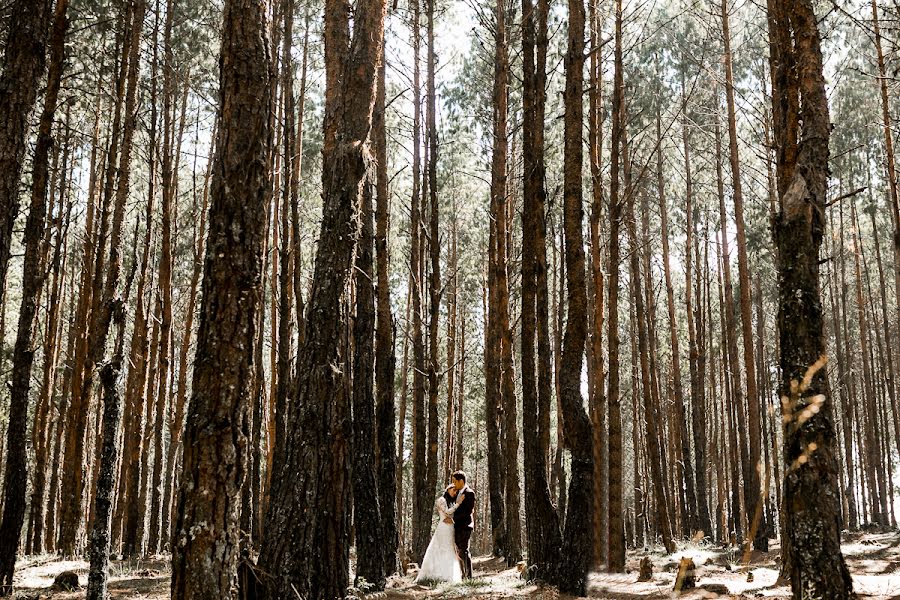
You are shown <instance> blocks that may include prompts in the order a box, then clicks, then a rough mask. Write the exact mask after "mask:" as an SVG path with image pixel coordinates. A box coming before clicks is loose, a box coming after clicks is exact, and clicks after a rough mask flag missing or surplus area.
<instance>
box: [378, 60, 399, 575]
mask: <svg viewBox="0 0 900 600" xmlns="http://www.w3.org/2000/svg"><path fill="white" fill-rule="evenodd" d="M386 69H387V65H386V63H385V59H384V45H383V44H382V47H381V57H380V65H379V67H378V82H377V90H376V99H375V111H374V113H373V115H372V130H373V142H374V150H375V162H376V165H375V177H376V182H375V273H376V287H375V296H376V301H377V303H376V309H377V312H376V315H375V427H376V442H377V443H376V463H377V465H376V468H377V474H378V486H379V487H378V491H379V499H380V503H381V518H382V528H383V529H382V539H381V543H382V545H383V547H384V550H383V554H384V565H383V570H384V575H385V576H389V575H391V574H393V573H395V572H396V571H397V570H398V568H399V563H398V560H397V548H398V545H399V542H400V540H399V536H398V526H397V520H398V519H399V518H400V516H401V513H400V512H399V510H398V508H399V507H398V504H397V491H398V485H397V484H398V481H397V476H396V473H397V465H398V462H397V441H396V439H397V438H396V435H397V433H396V429H395V427H396V426H395V424H394V421H395V413H396V411H395V408H394V369H395V362H396V359H395V356H394V338H395V337H396V326H395V324H394V317H393V315H392V314H391V290H390V277H389V275H388V266H389V264H390V253H389V251H388V235H389V230H390V192H389V190H388V165H387V161H388V154H387V152H388V150H387V126H386V120H385V117H386V114H385V111H386V104H385V75H386ZM400 431H401V435H402V433H403V430H402V427H401V430H400Z"/></svg>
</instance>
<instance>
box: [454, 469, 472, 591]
mask: <svg viewBox="0 0 900 600" xmlns="http://www.w3.org/2000/svg"><path fill="white" fill-rule="evenodd" d="M452 483H453V486H454V487H455V488H456V494H457V495H459V494H465V496H464V497H463V501H462V503H461V504H460V505H459V508H457V509H456V512H454V513H453V531H454V537H455V541H456V548H457V550H459V561H460V563H461V566H462V572H463V577H464V578H465V579H472V557H471V556H470V555H469V538H471V537H472V530H473V529H474V528H475V522H474V518H473V517H474V515H473V513H474V512H475V490H473V489H472V488H470V487H469V486H467V485H466V473H465V471H456V472H455V473H453V475H452Z"/></svg>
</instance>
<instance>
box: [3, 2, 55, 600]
mask: <svg viewBox="0 0 900 600" xmlns="http://www.w3.org/2000/svg"><path fill="white" fill-rule="evenodd" d="M42 4H46V3H42ZM67 8H68V3H67V1H66V0H61V1H60V2H59V3H58V6H57V8H56V12H55V15H54V19H53V34H52V38H51V58H50V71H49V73H48V76H47V77H48V84H47V92H46V95H45V98H44V108H43V110H42V112H41V118H40V125H39V126H38V141H37V146H36V148H35V151H34V160H33V164H32V193H31V204H30V208H29V212H28V218H27V219H26V221H25V235H24V244H25V257H24V260H23V267H22V301H21V306H20V309H19V323H18V331H17V334H16V344H15V347H14V349H13V367H12V375H11V385H10V389H9V395H10V405H9V422H8V426H7V443H6V448H5V449H4V451H5V454H6V469H5V471H4V477H3V482H4V485H3V493H4V501H3V518H2V522H0V540H2V541H0V596H5V595H9V594H11V593H12V585H13V570H14V568H15V563H16V551H17V550H18V546H19V538H20V536H21V532H22V525H23V523H24V522H25V497H26V489H25V488H26V477H27V464H26V452H27V449H26V432H27V430H28V426H27V420H28V396H29V390H30V389H31V369H32V365H33V362H34V349H33V348H32V346H33V344H34V328H35V316H36V313H37V309H38V306H37V301H38V300H37V299H38V296H39V295H40V291H41V288H42V287H43V284H44V279H45V277H44V276H43V272H44V270H45V269H44V267H43V265H42V264H41V255H42V253H43V239H44V228H45V220H46V214H47V202H48V195H49V194H48V187H49V183H48V178H49V171H50V168H49V167H50V151H51V148H52V146H53V138H52V137H51V136H52V129H53V120H54V117H55V114H56V105H57V101H58V99H59V88H60V80H61V77H62V69H63V53H64V50H65V47H64V45H65V35H66V28H67V25H68V21H67V19H66V9H67ZM32 10H33V9H32ZM44 10H49V8H45V7H43V6H39V7H38V8H37V10H36V11H34V12H35V13H37V14H36V15H34V17H35V18H37V19H38V21H37V22H36V23H34V24H32V26H37V27H45V26H46V24H47V23H46V15H42V14H40V13H41V12H42V11H44ZM25 18H26V19H27V18H29V17H25ZM11 26H12V27H13V28H16V27H18V24H17V23H16V22H15V21H13V22H12V23H11ZM23 26H25V27H27V26H28V25H27V24H23ZM18 35H19V34H18V33H16V32H15V31H13V33H11V35H10V38H11V39H9V40H8V42H7V53H6V60H7V61H9V60H10V59H13V60H27V59H26V57H19V56H17V55H16V53H17V52H18V51H21V50H18V51H17V50H16V49H15V48H14V47H12V46H11V44H12V43H13V42H14V40H15V38H17V37H18ZM33 35H36V36H38V39H41V38H43V39H46V32H44V31H40V32H37V31H35V32H33ZM20 43H21V42H20ZM39 44H40V45H41V48H40V49H39V52H40V54H41V58H40V59H39V61H38V64H36V65H34V67H37V68H41V69H42V68H43V53H44V49H43V47H42V46H43V43H42V42H39ZM6 64H7V69H6V70H5V71H4V74H3V78H2V79H0V85H3V83H4V82H3V80H5V79H6V77H7V76H8V74H10V72H15V71H16V69H15V66H14V65H11V64H10V63H9V62H7V63H6ZM19 68H23V67H19ZM19 73H20V74H22V75H25V73H24V72H21V71H19ZM35 75H40V71H37V72H36V73H35ZM36 83H37V82H36V81H35V84H36ZM23 85H24V86H28V85H29V84H28V82H27V81H22V80H20V81H16V82H15V86H14V87H18V86H23ZM0 89H3V90H6V89H8V88H6V87H0ZM33 96H34V91H33V92H32V99H31V101H30V102H29V103H28V106H27V109H26V112H25V114H24V115H23V117H24V118H23V121H22V123H21V125H22V131H21V134H22V136H23V138H24V136H25V134H26V132H27V127H26V124H27V118H28V113H30V111H31V104H33V103H34V98H33ZM12 101H14V100H13V99H12V98H10V97H9V94H8V93H0V106H2V105H3V104H4V103H6V102H12ZM23 106H24V104H23ZM7 108H9V109H11V108H12V106H10V105H7ZM6 114H8V115H9V116H11V117H13V118H15V116H14V115H12V114H10V113H6ZM9 126H10V124H9V122H6V123H5V125H4V127H3V128H0V148H2V143H3V136H4V134H5V135H6V136H9V134H10V133H11V132H10V131H9V130H6V127H9ZM9 141H12V140H9ZM21 144H22V146H23V149H24V139H23V140H22V142H21ZM7 152H9V150H7V151H6V152H3V151H2V149H0V156H6V157H7V158H6V160H9V157H8V154H7ZM18 160H19V162H20V164H21V160H22V158H21V157H20V158H19V159H18ZM2 162H6V161H5V160H4V161H2ZM5 168H7V169H14V168H16V167H15V166H14V165H12V164H7V165H5ZM20 168H21V166H19V169H20ZM9 176H11V174H10V173H8V172H6V171H4V178H6V177H9ZM15 177H16V181H15V183H14V185H13V187H12V188H11V189H12V191H13V194H12V196H11V197H10V200H11V201H12V202H13V206H12V207H9V208H7V210H12V211H13V213H15V212H16V211H17V207H18V199H17V196H18V193H17V192H18V189H17V187H18V173H16V174H15ZM6 185H8V182H7V181H2V182H0V202H2V201H3V195H2V194H3V193H4V187H3V186H6ZM0 206H2V204H0ZM0 210H2V209H0ZM14 218H15V215H14V214H13V219H14ZM9 235H11V232H9V233H8V234H7V236H9ZM4 248H6V250H5V251H6V257H5V259H4V257H3V252H4ZM8 248H9V240H8V237H7V241H6V242H5V243H4V242H3V241H0V261H2V264H0V268H2V275H0V281H4V280H5V271H6V266H7V262H8V259H9V256H8ZM47 348H49V344H48V345H46V346H45V351H46V349H47ZM42 468H43V462H40V463H36V469H38V470H41V469H42ZM41 496H43V494H41ZM39 501H40V502H43V498H42V497H41V498H40V499H39Z"/></svg>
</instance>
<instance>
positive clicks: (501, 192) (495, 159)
mask: <svg viewBox="0 0 900 600" xmlns="http://www.w3.org/2000/svg"><path fill="white" fill-rule="evenodd" d="M493 75H494V79H493V88H492V103H491V106H492V107H493V120H492V124H491V125H492V133H491V135H492V143H493V148H492V155H491V189H490V195H491V199H490V224H489V226H488V227H489V230H490V232H489V235H488V277H487V280H488V281H487V287H488V317H487V319H488V322H487V328H486V329H487V331H486V332H485V337H486V340H485V341H486V345H485V348H484V363H485V366H484V375H485V404H486V406H485V420H486V421H487V423H486V427H485V429H486V433H487V448H488V450H487V454H488V456H487V462H488V488H489V494H490V505H491V538H492V542H493V554H494V555H495V556H504V557H505V556H506V555H507V548H508V546H509V532H508V531H507V525H508V522H509V521H508V519H507V518H506V512H507V511H508V510H509V507H507V506H506V494H505V491H506V479H505V477H504V475H505V473H506V466H507V465H506V457H507V456H506V453H505V452H504V450H505V448H504V446H503V440H504V439H505V431H504V425H505V422H504V420H503V409H504V407H503V399H504V380H503V341H504V334H503V320H502V313H503V309H502V308H501V306H500V302H501V291H500V269H501V257H500V247H501V245H505V241H501V239H500V238H501V237H503V238H504V240H505V234H502V233H501V220H502V221H503V222H504V223H505V214H504V211H503V206H505V199H506V198H505V195H506V117H507V100H508V97H507V87H508V84H509V57H508V50H507V38H506V5H505V4H504V0H495V2H494V72H493ZM503 227H505V225H504V226H503ZM504 231H505V229H504ZM504 268H505V265H504Z"/></svg>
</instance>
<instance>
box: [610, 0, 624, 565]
mask: <svg viewBox="0 0 900 600" xmlns="http://www.w3.org/2000/svg"><path fill="white" fill-rule="evenodd" d="M615 13H616V16H615V21H616V23H615V28H616V31H615V50H614V52H615V65H614V68H615V72H614V75H613V99H612V117H611V118H612V124H611V128H612V132H611V139H610V176H609V262H608V263H607V264H608V267H607V268H608V270H609V282H608V285H607V290H608V295H609V299H608V304H609V316H608V324H607V332H608V333H607V335H608V338H609V339H608V345H609V347H608V349H607V356H608V360H609V380H608V381H607V390H606V401H607V403H608V408H609V560H608V563H607V566H608V567H609V570H610V571H612V572H613V573H622V572H624V571H625V531H624V513H623V498H622V485H623V481H622V466H623V456H622V409H621V407H620V398H619V262H620V260H621V259H620V255H619V228H620V225H621V219H622V206H621V199H620V198H619V162H620V157H621V146H622V109H623V107H622V105H623V104H624V101H625V82H624V75H623V70H624V64H623V61H622V0H616V9H615Z"/></svg>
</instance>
